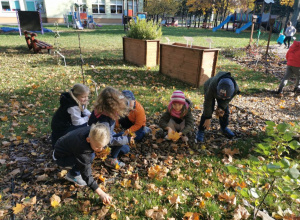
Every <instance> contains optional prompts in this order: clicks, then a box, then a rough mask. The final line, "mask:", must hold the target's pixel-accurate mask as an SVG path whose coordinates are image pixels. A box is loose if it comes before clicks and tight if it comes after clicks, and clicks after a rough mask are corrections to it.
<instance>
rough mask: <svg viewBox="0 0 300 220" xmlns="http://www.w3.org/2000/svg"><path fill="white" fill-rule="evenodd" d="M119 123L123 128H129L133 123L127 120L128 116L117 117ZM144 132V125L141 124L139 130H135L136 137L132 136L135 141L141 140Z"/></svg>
mask: <svg viewBox="0 0 300 220" xmlns="http://www.w3.org/2000/svg"><path fill="white" fill-rule="evenodd" d="M119 123H120V125H121V126H122V128H124V129H128V128H130V127H131V126H132V125H133V123H132V122H131V121H130V120H129V118H128V117H124V118H120V119H119ZM120 133H122V134H123V133H124V132H120ZM120 133H119V134H120ZM145 134H146V133H145V131H144V126H142V127H141V128H140V129H139V130H137V131H136V132H135V135H136V137H135V138H134V140H135V141H136V142H139V141H141V140H142V139H143V137H144V136H145Z"/></svg>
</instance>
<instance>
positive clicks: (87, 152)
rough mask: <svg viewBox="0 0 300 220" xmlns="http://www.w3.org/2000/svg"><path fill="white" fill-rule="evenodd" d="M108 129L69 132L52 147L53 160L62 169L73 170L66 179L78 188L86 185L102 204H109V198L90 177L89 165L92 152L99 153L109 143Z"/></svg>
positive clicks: (84, 129)
mask: <svg viewBox="0 0 300 220" xmlns="http://www.w3.org/2000/svg"><path fill="white" fill-rule="evenodd" d="M109 137H110V134H109V128H108V127H107V126H106V125H104V124H99V123H97V124H95V125H92V126H91V127H89V126H86V127H82V128H78V129H76V130H74V131H71V132H69V133H68V134H66V135H65V136H63V137H61V138H60V139H58V141H57V142H56V144H55V146H54V151H53V159H54V161H55V162H56V163H57V164H58V165H59V166H62V167H68V166H72V167H73V168H72V169H71V170H70V171H69V172H68V174H67V175H66V179H67V180H69V181H71V182H73V183H76V184H77V185H79V186H85V185H88V186H89V187H90V188H91V189H92V190H94V191H95V192H96V193H97V194H98V195H99V196H100V198H101V200H102V201H103V202H104V203H110V202H111V199H112V198H111V197H110V196H109V195H108V194H106V193H105V192H103V191H102V190H101V189H100V188H99V187H98V184H97V182H96V181H95V180H94V178H93V176H92V168H91V164H92V162H93V159H94V157H95V153H94V152H100V151H102V149H103V148H104V146H106V145H107V144H108V143H109Z"/></svg>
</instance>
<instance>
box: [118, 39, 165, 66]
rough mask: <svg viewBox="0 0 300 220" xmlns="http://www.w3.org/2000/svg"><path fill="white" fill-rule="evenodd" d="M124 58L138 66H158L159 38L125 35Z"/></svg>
mask: <svg viewBox="0 0 300 220" xmlns="http://www.w3.org/2000/svg"><path fill="white" fill-rule="evenodd" d="M123 59H124V60H126V61H128V62H130V63H133V64H136V65H138V66H147V67H153V66H157V65H158V64H159V40H139V39H133V38H128V37H123Z"/></svg>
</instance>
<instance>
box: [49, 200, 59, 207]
mask: <svg viewBox="0 0 300 220" xmlns="http://www.w3.org/2000/svg"><path fill="white" fill-rule="evenodd" d="M51 206H52V207H54V208H56V207H58V206H59V202H57V201H52V202H51Z"/></svg>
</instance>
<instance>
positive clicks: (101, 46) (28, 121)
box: [0, 26, 299, 219]
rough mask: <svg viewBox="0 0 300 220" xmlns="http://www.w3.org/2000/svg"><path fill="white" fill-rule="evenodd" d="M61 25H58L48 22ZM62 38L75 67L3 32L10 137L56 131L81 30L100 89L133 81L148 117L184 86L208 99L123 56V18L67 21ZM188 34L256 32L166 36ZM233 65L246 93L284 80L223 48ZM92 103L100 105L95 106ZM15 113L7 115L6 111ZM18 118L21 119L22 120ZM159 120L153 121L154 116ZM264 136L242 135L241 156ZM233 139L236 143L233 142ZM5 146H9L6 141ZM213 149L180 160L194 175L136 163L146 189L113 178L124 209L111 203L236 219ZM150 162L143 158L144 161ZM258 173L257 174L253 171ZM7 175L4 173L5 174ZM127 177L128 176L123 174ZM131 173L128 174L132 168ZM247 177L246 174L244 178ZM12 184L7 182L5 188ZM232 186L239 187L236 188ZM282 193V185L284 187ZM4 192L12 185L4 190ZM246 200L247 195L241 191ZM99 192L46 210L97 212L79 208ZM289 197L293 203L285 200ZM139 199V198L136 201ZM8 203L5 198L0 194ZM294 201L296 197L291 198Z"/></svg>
mask: <svg viewBox="0 0 300 220" xmlns="http://www.w3.org/2000/svg"><path fill="white" fill-rule="evenodd" d="M47 28H51V29H54V27H47ZM59 30H60V38H59V39H58V41H59V44H60V47H61V53H62V54H64V55H65V56H66V62H67V67H64V66H61V65H57V63H58V61H57V57H56V56H54V55H48V54H32V52H31V51H30V52H29V51H28V48H27V46H26V44H25V40H24V36H22V37H20V36H19V35H18V34H17V33H9V34H0V42H1V46H0V51H1V56H0V66H1V68H0V79H1V84H0V95H1V98H0V106H1V108H0V117H1V118H3V119H4V120H1V121H0V126H1V132H0V133H1V136H2V135H3V137H2V141H14V140H16V139H17V137H19V138H18V139H21V141H23V140H26V139H33V138H40V137H42V136H43V135H49V134H50V132H51V130H50V122H51V118H52V115H53V113H54V111H55V109H56V108H57V107H58V106H59V95H60V93H61V92H62V91H66V90H68V89H70V88H71V87H72V85H73V84H74V83H78V82H81V81H82V76H81V68H80V56H79V44H78V33H80V39H81V47H82V55H83V59H84V61H85V65H84V66H83V69H84V73H85V77H86V79H92V80H94V81H95V82H96V83H97V89H98V91H99V90H101V89H102V88H103V87H104V86H106V85H110V86H113V87H116V88H118V89H120V90H123V89H131V90H132V91H133V92H134V94H135V96H136V98H137V100H139V101H140V102H141V103H142V104H143V106H144V107H145V110H146V114H147V117H148V118H151V117H153V116H155V115H157V114H160V113H161V112H162V111H163V110H164V109H165V106H166V104H167V103H168V101H169V98H170V96H171V94H172V92H173V91H174V90H176V89H180V90H182V91H184V93H185V95H186V96H187V97H189V98H190V99H191V100H192V102H193V103H194V104H195V105H198V106H199V105H202V104H203V88H199V89H197V88H194V87H192V86H190V85H188V84H185V83H182V82H180V81H178V80H175V79H171V78H169V77H167V76H164V75H161V74H159V72H158V67H155V68H151V69H147V68H146V67H137V66H134V65H131V64H129V63H126V62H124V61H123V57H122V56H123V53H122V36H124V35H125V33H124V31H123V27H122V26H103V27H101V28H99V29H96V30H86V31H80V32H79V31H74V30H73V29H67V28H65V27H59ZM183 36H191V37H193V38H194V42H193V45H200V46H209V44H208V42H207V41H206V38H211V39H212V41H213V44H212V46H213V47H217V48H221V49H222V50H224V49H226V48H244V47H246V46H247V45H248V43H249V37H250V33H249V32H243V33H241V34H239V35H237V34H235V33H232V32H227V31H217V32H215V33H214V32H212V31H211V30H204V29H196V28H190V29H186V28H175V27H168V28H163V37H162V39H161V43H166V42H167V40H166V39H165V37H169V38H170V40H171V42H180V43H186V42H185V40H184V39H183ZM267 37H268V34H267V33H263V34H262V36H261V40H260V44H261V45H263V44H266V40H267ZM38 39H40V40H43V41H46V42H48V43H50V44H54V33H46V34H45V35H40V34H39V35H38ZM276 39H277V35H276V34H273V36H272V38H271V44H275V43H276ZM221 70H222V71H230V72H232V74H233V76H234V77H235V78H236V79H237V82H238V84H239V86H240V88H241V89H242V90H243V93H244V94H252V93H254V92H256V91H257V90H259V89H263V88H270V89H272V88H275V87H276V86H277V85H278V83H279V81H278V79H276V78H275V77H272V76H270V75H265V74H264V73H262V72H260V71H259V68H258V71H254V70H251V69H247V68H244V67H241V66H240V65H239V64H237V63H235V62H234V61H231V60H229V59H226V58H225V57H223V56H222V55H220V56H219V59H218V64H217V71H221ZM95 97H96V96H95V93H92V94H91V103H92V101H93V100H94V99H95ZM89 108H90V109H91V108H92V105H90V106H89ZM5 117H7V120H6V119H5ZM16 123H17V125H16ZM149 123H153V121H151V122H149ZM28 126H34V127H35V128H36V129H37V130H36V131H35V132H33V133H32V134H28V133H27V131H28ZM260 140H261V138H260V137H256V138H248V139H246V140H245V139H243V140H239V141H238V142H237V143H234V144H233V145H232V147H237V148H240V149H241V151H242V154H241V155H240V157H239V158H236V161H235V163H241V164H245V163H247V156H248V154H249V153H250V154H252V153H253V152H251V150H250V149H251V148H252V147H253V146H254V144H255V143H257V142H258V141H260ZM229 146H230V145H229ZM1 151H2V152H7V149H6V148H5V147H2V148H1ZM205 152H206V151H203V152H202V154H200V155H199V154H189V149H187V156H188V157H187V158H188V161H184V162H183V161H180V160H176V161H175V162H174V165H173V166H172V167H171V168H170V170H174V169H175V168H180V169H181V174H182V175H185V176H191V177H192V179H191V180H177V177H176V176H175V177H173V176H171V175H170V174H168V176H167V177H166V178H164V179H163V180H161V181H158V180H151V179H149V178H148V177H147V171H146V170H143V169H142V168H139V169H136V170H135V171H137V172H139V175H140V185H141V186H142V189H139V190H137V189H134V188H124V187H123V186H121V185H120V183H119V182H118V181H117V182H116V183H114V184H113V185H112V186H109V192H110V194H111V195H113V197H114V201H115V205H116V209H113V208H111V210H110V213H113V212H116V213H117V214H118V216H119V219H125V217H126V216H128V217H129V218H130V219H147V218H146V216H145V210H148V209H151V208H153V207H154V206H160V207H165V208H167V209H168V214H167V215H166V216H167V217H174V218H175V219H182V218H183V216H184V215H185V213H186V212H198V213H201V215H202V218H203V219H209V218H211V217H213V218H214V219H231V218H232V214H233V212H232V210H233V209H234V208H233V207H230V206H228V205H227V204H226V203H225V202H220V201H219V200H218V198H217V197H218V196H217V195H218V194H219V193H220V192H222V193H223V192H225V191H226V189H225V188H224V186H223V184H222V183H220V182H219V180H218V176H217V174H222V173H224V172H227V169H226V167H225V166H224V165H223V163H222V162H221V159H222V157H221V156H220V152H216V153H215V154H213V155H211V156H209V155H208V154H207V153H205ZM191 159H194V160H200V165H199V166H195V165H194V164H193V163H192V162H191ZM140 162H141V163H142V161H140ZM208 164H211V165H212V167H211V169H212V170H213V172H212V175H211V176H208V175H207V174H206V170H207V169H208V168H210V167H208ZM0 173H1V174H3V175H5V174H6V172H5V167H4V166H2V167H1V168H0ZM249 175H250V174H249ZM1 176H2V175H1ZM123 177H124V176H123ZM125 177H127V176H126V175H125ZM205 179H209V180H210V181H211V184H210V185H207V184H204V180H205ZM239 181H242V180H239ZM150 183H153V184H155V186H156V187H162V188H163V191H164V192H165V194H162V195H161V194H159V193H158V192H149V191H148V185H149V184H150ZM3 189H4V188H3V187H2V186H1V188H0V190H1V191H2V190H3ZM207 191H210V192H211V193H212V195H213V197H212V198H208V199H206V198H204V193H205V192H207ZM229 191H230V192H231V193H236V192H234V191H233V190H232V189H230V190H229ZM277 193H279V192H277ZM2 194H3V195H4V194H5V193H2ZM174 194H178V195H180V196H182V195H184V196H183V197H182V198H181V199H182V204H179V207H178V209H177V208H176V207H175V205H172V204H170V203H169V201H168V196H171V195H174ZM236 195H237V198H238V201H239V203H240V202H241V197H240V196H239V195H238V193H236ZM279 195H280V196H279V197H278V198H277V197H276V196H274V195H273V194H272V195H270V196H269V197H268V198H267V201H266V205H265V206H264V208H266V209H268V211H269V212H270V213H271V212H272V211H277V207H278V205H281V208H282V209H285V208H288V207H289V205H290V201H289V200H288V198H287V197H286V196H285V195H284V194H279ZM86 196H88V198H91V200H92V205H93V206H95V207H96V206H99V203H100V202H99V200H98V199H92V197H93V196H94V195H93V193H91V192H90V191H89V190H85V191H84V192H82V194H79V195H77V198H75V200H74V201H73V202H72V203H71V204H67V205H63V206H62V207H60V208H57V209H51V214H49V212H48V213H47V211H46V210H41V211H40V212H41V214H42V215H46V216H51V217H53V218H55V217H57V216H61V217H62V216H63V217H62V218H63V219H72V218H75V217H77V218H78V219H90V216H86V215H83V214H82V213H80V212H78V211H77V209H78V208H77V201H78V199H84V198H86ZM199 197H203V199H204V200H205V208H199V205H196V203H195V201H196V200H199ZM284 200H288V203H285V202H283V201H284ZM135 201H138V203H137V204H136V202H135ZM0 204H1V199H0ZM287 204H289V205H287ZM291 209H292V210H293V211H294V212H295V213H298V214H299V208H297V205H296V204H294V203H292V205H291Z"/></svg>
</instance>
